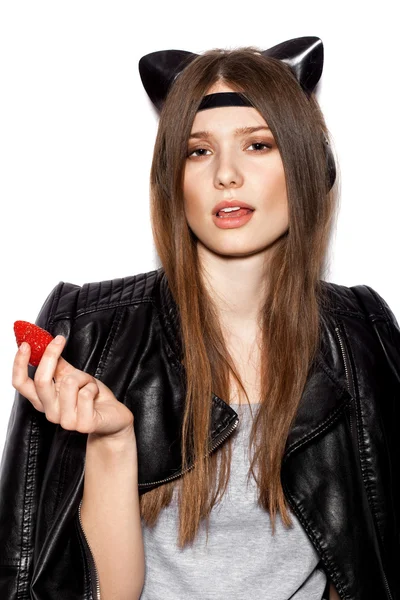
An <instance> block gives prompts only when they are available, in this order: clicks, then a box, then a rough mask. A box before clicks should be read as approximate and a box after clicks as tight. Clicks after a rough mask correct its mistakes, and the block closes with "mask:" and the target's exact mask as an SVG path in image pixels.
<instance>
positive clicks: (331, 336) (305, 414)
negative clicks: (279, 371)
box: [160, 269, 352, 460]
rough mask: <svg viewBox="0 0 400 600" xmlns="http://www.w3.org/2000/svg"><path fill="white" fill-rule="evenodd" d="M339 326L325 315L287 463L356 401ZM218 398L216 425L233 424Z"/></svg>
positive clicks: (163, 290) (166, 300)
mask: <svg viewBox="0 0 400 600" xmlns="http://www.w3.org/2000/svg"><path fill="white" fill-rule="evenodd" d="M160 274H161V280H160V304H161V311H160V314H161V319H162V322H163V328H164V331H165V335H166V337H167V339H168V342H169V344H170V346H171V348H173V350H174V352H175V353H176V355H177V356H178V357H179V362H180V361H181V360H182V358H183V352H182V342H181V336H180V327H179V311H178V307H177V305H176V303H175V301H174V298H173V296H172V293H171V290H170V288H169V285H168V281H167V278H166V276H165V273H163V270H162V269H160ZM327 285H329V284H327ZM337 293H338V291H337V289H335V294H336V295H337ZM336 325H337V322H336V319H335V314H334V311H332V312H329V311H327V312H326V313H324V315H323V318H322V332H321V344H320V347H319V349H318V351H317V354H316V357H315V360H314V362H313V364H312V367H311V369H310V371H309V374H308V377H307V381H306V384H305V387H304V390H303V394H302V397H301V400H300V403H299V406H298V410H297V413H296V416H295V418H294V420H293V423H292V426H291V428H290V431H289V435H288V439H287V442H286V447H285V456H284V460H285V459H286V458H287V457H288V456H289V455H290V454H292V453H293V452H295V451H296V450H297V449H299V448H300V447H302V446H303V444H306V443H307V442H308V441H309V440H311V439H314V438H315V437H316V436H317V435H319V434H320V433H323V432H324V431H325V430H326V429H327V427H329V426H331V425H333V423H334V422H335V421H336V420H337V419H338V418H340V415H341V414H342V412H343V410H344V408H345V407H346V406H347V404H348V402H349V401H350V400H351V399H352V395H351V394H350V391H349V382H348V381H347V376H346V370H345V365H344V356H343V348H342V346H341V343H340V342H341V340H340V339H339V337H338V334H337V327H336ZM216 398H217V397H216V396H214V397H213V399H212V400H213V407H212V420H213V422H214V423H218V422H219V421H221V419H225V420H226V422H227V423H231V421H232V413H233V414H234V415H236V416H237V413H235V411H233V409H232V408H231V407H230V406H229V405H228V404H227V402H226V401H225V400H224V399H219V398H217V400H219V402H216V401H215V400H216ZM221 400H222V403H221ZM220 434H221V432H220Z"/></svg>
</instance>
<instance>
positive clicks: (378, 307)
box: [351, 285, 400, 385]
mask: <svg viewBox="0 0 400 600" xmlns="http://www.w3.org/2000/svg"><path fill="white" fill-rule="evenodd" d="M351 289H352V290H353V292H354V293H355V294H356V296H357V298H358V301H359V303H360V305H361V306H362V307H363V309H364V311H365V313H366V315H367V317H368V320H369V321H370V323H371V325H372V327H373V328H374V330H375V333H376V335H377V338H378V340H379V343H380V346H381V348H382V351H383V352H384V354H385V357H386V360H387V363H388V365H389V367H390V369H391V371H392V373H393V375H394V378H395V379H396V380H397V383H398V384H399V385H400V328H399V324H398V321H397V319H396V317H395V315H394V313H393V311H392V310H391V308H390V307H389V305H388V304H387V302H386V301H385V300H384V299H383V298H382V296H380V295H379V294H378V292H377V291H376V290H374V289H373V288H371V287H369V286H366V285H358V286H354V287H352V288H351Z"/></svg>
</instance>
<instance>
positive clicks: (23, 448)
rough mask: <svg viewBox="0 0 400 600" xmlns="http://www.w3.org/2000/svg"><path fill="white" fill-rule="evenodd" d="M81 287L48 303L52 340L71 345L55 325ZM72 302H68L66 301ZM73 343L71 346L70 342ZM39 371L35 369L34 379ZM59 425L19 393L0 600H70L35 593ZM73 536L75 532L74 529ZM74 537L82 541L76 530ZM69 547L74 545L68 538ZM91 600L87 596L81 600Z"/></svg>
mask: <svg viewBox="0 0 400 600" xmlns="http://www.w3.org/2000/svg"><path fill="white" fill-rule="evenodd" d="M79 289H80V288H79V286H74V285H72V284H66V283H64V282H60V283H59V284H58V285H57V286H56V287H55V288H54V289H53V290H52V292H51V293H50V294H49V296H48V297H47V299H46V301H45V303H44V305H43V307H42V309H41V311H40V313H39V316H38V318H37V320H36V323H37V325H39V326H40V327H42V328H44V329H46V330H48V331H49V332H50V333H51V334H52V335H54V336H55V335H57V334H59V333H60V334H62V335H65V336H66V337H67V339H68V327H66V325H65V323H66V321H63V320H62V319H61V320H58V321H57V322H55V321H53V317H54V314H55V312H56V309H57V306H58V304H59V301H60V298H63V299H64V304H65V305H67V304H68V303H72V304H74V302H75V299H76V296H77V292H79ZM66 299H67V300H66ZM67 343H68V342H67ZM34 372H35V368H34V367H31V366H29V374H30V377H33V376H34ZM57 428H59V426H58V425H55V424H53V423H51V422H50V421H48V420H47V419H46V417H45V415H44V413H41V412H39V411H37V410H36V409H35V408H34V407H33V406H32V404H31V403H30V402H29V401H28V400H27V399H26V398H24V397H23V396H21V395H20V394H19V393H18V392H16V394H15V399H14V404H13V407H12V411H11V415H10V418H9V423H8V429H7V434H6V441H5V445H4V448H3V453H2V459H1V465H0V598H4V599H7V600H17V599H18V600H22V599H24V600H25V599H29V598H35V600H42V598H43V599H44V598H45V597H46V598H50V597H51V598H53V597H54V598H56V597H57V598H61V597H62V598H64V597H65V598H66V597H67V596H62V595H59V594H58V593H57V590H56V589H53V592H54V596H53V595H52V594H51V593H50V592H51V590H47V592H46V593H47V595H43V596H42V595H36V594H35V593H32V590H31V586H32V575H33V571H34V564H35V562H36V561H37V560H38V556H37V554H38V553H37V548H36V551H35V538H36V534H37V531H36V524H37V518H38V512H39V509H40V503H41V490H42V486H43V483H44V478H45V472H46V468H47V465H48V462H49V457H50V454H51V453H50V449H51V447H52V444H53V440H54V437H55V433H56V430H57ZM71 531H72V528H71ZM73 535H74V536H77V535H78V531H77V530H76V525H75V528H74V533H73ZM64 543H66V544H70V543H71V540H68V539H66V538H64ZM68 597H70V598H71V599H72V598H75V597H77V598H78V597H79V598H82V599H83V598H84V597H85V598H86V597H87V596H83V594H82V595H81V596H75V595H74V594H71V595H70V596H68Z"/></svg>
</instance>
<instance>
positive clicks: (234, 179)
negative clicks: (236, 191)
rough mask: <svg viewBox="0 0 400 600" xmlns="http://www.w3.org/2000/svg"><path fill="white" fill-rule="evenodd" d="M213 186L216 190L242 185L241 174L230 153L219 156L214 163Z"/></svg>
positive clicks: (236, 162)
mask: <svg viewBox="0 0 400 600" xmlns="http://www.w3.org/2000/svg"><path fill="white" fill-rule="evenodd" d="M214 185H215V187H216V188H217V189H219V190H220V189H223V188H231V187H232V188H237V187H240V186H241V185H243V174H242V170H241V168H240V166H239V163H238V160H237V159H236V160H235V157H234V156H232V154H230V153H226V154H224V155H222V154H221V155H220V157H219V159H218V161H217V162H216V168H215V177H214Z"/></svg>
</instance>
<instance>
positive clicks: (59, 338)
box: [53, 335, 64, 344]
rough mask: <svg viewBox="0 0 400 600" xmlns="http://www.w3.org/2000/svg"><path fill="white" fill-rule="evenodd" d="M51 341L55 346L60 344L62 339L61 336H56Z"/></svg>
mask: <svg viewBox="0 0 400 600" xmlns="http://www.w3.org/2000/svg"><path fill="white" fill-rule="evenodd" d="M53 341H54V343H55V344H62V343H63V341H64V337H63V336H62V335H56V337H55V338H54V340H53Z"/></svg>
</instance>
